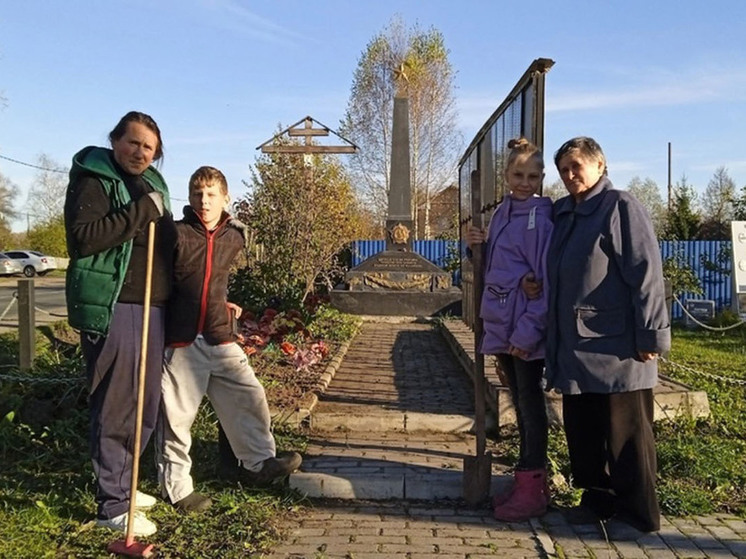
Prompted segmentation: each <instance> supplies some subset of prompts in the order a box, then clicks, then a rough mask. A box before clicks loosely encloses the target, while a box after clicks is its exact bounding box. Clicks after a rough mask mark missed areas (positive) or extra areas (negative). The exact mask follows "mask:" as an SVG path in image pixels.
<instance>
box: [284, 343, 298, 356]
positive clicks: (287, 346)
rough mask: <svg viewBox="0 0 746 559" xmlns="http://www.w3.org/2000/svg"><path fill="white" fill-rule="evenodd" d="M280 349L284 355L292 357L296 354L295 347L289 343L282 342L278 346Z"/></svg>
mask: <svg viewBox="0 0 746 559" xmlns="http://www.w3.org/2000/svg"><path fill="white" fill-rule="evenodd" d="M280 349H281V350H282V352H283V353H284V354H285V355H293V354H294V353H295V352H296V348H295V346H294V345H293V344H291V343H290V342H282V343H281V344H280Z"/></svg>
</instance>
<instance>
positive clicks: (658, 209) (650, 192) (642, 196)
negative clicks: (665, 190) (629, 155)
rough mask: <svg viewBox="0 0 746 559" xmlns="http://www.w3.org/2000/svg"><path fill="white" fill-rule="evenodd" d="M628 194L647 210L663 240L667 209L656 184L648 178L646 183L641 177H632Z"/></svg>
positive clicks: (657, 234)
mask: <svg viewBox="0 0 746 559" xmlns="http://www.w3.org/2000/svg"><path fill="white" fill-rule="evenodd" d="M627 192H629V193H630V194H632V196H634V197H635V198H637V199H638V200H639V201H640V203H641V204H642V205H643V206H645V208H647V210H648V213H649V214H650V219H651V221H652V222H653V229H654V230H655V234H656V236H657V237H658V238H661V237H662V236H663V234H664V232H665V228H666V207H665V205H664V204H663V198H662V197H661V193H660V190H658V185H657V184H656V182H655V181H654V180H653V179H650V178H647V177H646V178H645V180H644V181H643V180H642V179H641V178H640V177H632V180H630V181H629V183H628V184H627Z"/></svg>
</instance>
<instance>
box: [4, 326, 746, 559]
mask: <svg viewBox="0 0 746 559" xmlns="http://www.w3.org/2000/svg"><path fill="white" fill-rule="evenodd" d="M37 347H38V348H39V350H38V351H37V354H38V355H40V357H39V358H38V359H37V362H36V366H35V369H34V371H33V372H32V373H27V374H24V375H23V377H24V379H25V380H23V381H19V380H18V379H17V378H15V376H17V375H19V373H18V371H16V370H15V368H14V364H15V363H17V339H16V338H15V335H14V334H13V333H9V334H3V335H0V367H2V368H0V557H14V558H16V557H17V558H24V557H28V558H39V557H55V558H57V557H76V558H85V557H105V556H106V553H105V551H104V550H105V548H106V546H107V545H108V544H109V543H110V542H112V541H113V540H115V539H118V538H120V537H121V536H120V535H119V534H115V533H113V532H109V531H107V530H102V529H97V528H95V527H94V526H93V524H92V520H93V518H94V517H95V505H94V502H93V491H94V480H93V473H92V471H91V466H90V460H89V455H88V448H87V440H86V437H87V435H86V433H87V409H86V402H85V399H86V394H85V386H84V383H83V382H82V381H81V380H80V375H81V371H82V363H81V359H80V356H79V355H78V353H77V351H76V349H75V347H74V346H71V345H66V344H62V345H55V344H53V343H51V342H50V341H49V339H48V338H47V337H46V336H43V335H42V334H39V337H38V344H37ZM669 359H670V361H671V362H672V363H676V364H677V365H676V366H673V365H669V364H667V363H664V364H663V372H664V373H665V374H667V375H669V376H671V377H672V378H674V379H676V380H679V381H682V382H684V383H686V384H689V385H691V386H693V387H694V388H696V389H698V390H705V391H707V393H708V396H709V399H710V407H711V411H712V416H711V417H710V418H709V419H706V420H698V421H692V420H679V421H676V422H663V423H658V424H656V435H657V438H658V452H659V476H660V484H659V488H660V499H661V503H662V507H663V510H664V512H665V513H666V514H674V515H687V514H706V513H710V512H714V511H728V512H732V513H736V514H739V515H741V516H744V517H746V489H745V488H746V387H745V386H744V384H738V383H737V381H739V380H740V381H746V330H744V329H743V328H740V329H738V330H735V331H730V332H727V333H710V332H706V331H702V330H700V331H696V332H693V331H687V330H681V329H676V330H675V331H674V345H673V350H672V352H671V355H670V357H669ZM278 366H279V365H278V362H277V361H276V360H275V361H272V367H270V368H269V369H267V370H266V371H264V370H263V367H262V366H260V365H259V364H257V367H256V368H257V371H258V373H259V374H260V375H266V376H265V382H266V383H267V385H268V386H270V387H271V386H272V385H273V384H285V383H283V382H277V381H276V380H273V378H272V376H271V375H272V374H273V372H272V369H276V368H277V367H278ZM275 372H276V371H275ZM713 375H716V377H715V376H713ZM718 377H723V378H728V379H735V380H734V381H733V380H732V381H725V380H720V379H719V378H718ZM46 379H51V381H49V380H46ZM30 380H34V382H30ZM268 397H269V398H270V402H271V401H272V396H271V388H270V389H268ZM282 397H284V398H286V397H287V392H285V393H283V395H282ZM275 435H276V438H277V441H278V448H279V449H286V448H288V449H289V448H292V449H298V450H301V451H302V450H303V448H304V437H303V434H302V433H299V432H295V431H293V430H291V429H287V428H285V429H283V428H278V429H277V430H276V432H275ZM514 442H515V440H511V437H507V438H506V439H505V440H504V443H502V444H504V445H505V446H504V448H505V452H506V453H510V452H515V444H513V443H514ZM192 455H193V459H194V472H193V473H194V475H195V479H196V480H197V489H198V490H199V491H204V492H205V493H207V494H209V495H210V496H211V497H212V498H213V500H214V503H215V504H214V505H213V507H212V509H210V510H209V511H208V512H207V513H205V514H192V515H187V516H183V515H180V514H178V513H176V512H175V511H174V510H173V509H172V508H171V507H170V506H168V505H166V504H164V503H159V504H158V505H156V507H155V508H154V510H153V511H152V513H151V514H150V516H152V518H153V520H154V521H155V522H156V523H157V524H158V526H159V531H158V533H157V534H156V535H155V536H154V537H152V538H148V541H152V542H153V543H155V544H156V547H157V549H158V551H159V552H160V553H161V554H162V555H161V556H167V557H168V556H173V557H175V556H178V557H184V558H189V557H195V558H196V557H222V558H231V557H250V556H258V554H260V553H261V552H262V551H263V550H266V549H268V548H270V547H271V546H272V544H273V542H275V541H276V540H277V539H278V538H279V537H280V526H281V525H282V520H283V518H284V517H286V516H287V515H292V514H296V513H297V512H298V511H299V510H300V508H302V506H303V503H302V501H301V500H300V498H299V497H298V496H297V495H295V494H293V493H292V492H290V491H289V490H287V489H285V488H283V487H276V488H272V489H269V490H266V489H264V490H258V489H254V488H250V487H240V486H237V485H235V484H227V483H223V482H219V481H216V476H215V473H214V472H215V468H216V463H217V429H216V420H215V417H214V415H213V414H212V412H211V410H210V409H209V407H208V406H205V407H203V409H202V410H201V412H200V415H199V417H198V420H197V422H196V424H195V428H194V447H193V451H192ZM550 455H551V458H552V461H553V469H554V470H555V471H556V472H557V473H564V474H565V476H566V475H567V471H568V468H567V456H566V449H565V447H564V437H563V435H562V433H561V431H560V430H553V431H552V433H551V436H550ZM153 462H154V461H153V456H152V451H151V450H150V449H149V450H148V451H147V452H146V455H145V456H144V458H143V460H142V463H141V464H142V465H141V479H142V484H141V488H142V489H143V490H145V491H147V492H151V493H153V494H156V495H157V494H158V489H157V483H156V475H155V467H154V463H153ZM576 496H577V495H576V492H573V491H572V489H571V488H570V487H569V486H568V487H567V489H566V490H565V491H564V492H562V491H560V493H559V495H558V499H559V500H560V501H562V500H572V499H573V498H575V497H576Z"/></svg>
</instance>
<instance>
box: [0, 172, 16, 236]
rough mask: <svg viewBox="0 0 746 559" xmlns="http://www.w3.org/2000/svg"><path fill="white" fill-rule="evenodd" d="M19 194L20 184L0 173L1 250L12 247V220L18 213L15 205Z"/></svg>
mask: <svg viewBox="0 0 746 559" xmlns="http://www.w3.org/2000/svg"><path fill="white" fill-rule="evenodd" d="M17 195H18V186H16V185H15V184H14V183H13V182H12V181H11V180H10V179H9V178H8V177H6V176H5V175H3V174H2V173H0V250H2V249H8V248H10V246H9V243H10V239H11V229H10V222H11V220H13V218H15V217H16V215H17V214H16V211H15V209H14V207H13V203H14V202H15V199H16V196H17Z"/></svg>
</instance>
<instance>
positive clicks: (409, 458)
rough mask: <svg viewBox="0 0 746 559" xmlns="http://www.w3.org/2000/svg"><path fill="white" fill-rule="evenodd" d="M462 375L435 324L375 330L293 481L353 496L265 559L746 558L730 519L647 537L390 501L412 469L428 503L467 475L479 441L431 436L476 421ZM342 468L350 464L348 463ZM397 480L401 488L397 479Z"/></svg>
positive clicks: (315, 509)
mask: <svg viewBox="0 0 746 559" xmlns="http://www.w3.org/2000/svg"><path fill="white" fill-rule="evenodd" d="M458 368H459V366H458V365H457V363H456V362H455V360H454V358H453V356H452V355H451V354H450V350H448V349H447V345H446V344H445V342H444V341H443V339H442V338H441V337H440V333H439V332H437V331H436V330H432V329H431V327H430V326H429V325H427V324H412V323H396V324H386V323H366V324H365V325H364V328H363V331H362V333H361V334H360V335H359V336H358V337H357V338H356V340H354V341H353V343H352V345H351V346H350V349H349V351H348V353H347V355H346V357H345V359H344V360H343V361H342V364H341V365H340V368H339V370H338V371H337V373H336V375H335V377H334V378H333V379H332V381H331V383H330V384H329V387H328V389H327V391H326V393H325V394H324V395H323V396H322V397H321V398H320V402H319V404H318V406H317V407H316V408H315V409H314V410H313V418H318V421H319V425H320V427H318V428H314V432H313V435H312V442H311V445H310V446H309V450H308V453H307V456H306V460H305V463H304V467H303V469H304V472H302V473H301V474H298V475H299V476H300V477H299V481H296V480H295V478H296V475H295V474H294V475H293V476H292V477H291V485H293V484H296V487H298V486H302V484H303V483H306V484H307V488H311V486H312V485H313V483H315V481H314V480H316V481H318V479H319V478H318V477H317V478H314V476H322V477H323V476H324V475H328V474H329V473H330V472H333V473H334V477H333V478H332V479H334V480H336V481H337V482H339V483H340V484H341V485H342V486H343V488H342V493H345V491H347V493H348V494H346V495H342V496H343V497H344V498H343V499H312V500H311V504H310V505H309V506H307V507H304V508H303V509H302V510H301V511H300V512H299V513H298V515H297V516H296V518H295V519H294V520H290V521H288V524H287V525H286V526H285V528H286V529H287V539H286V541H285V542H283V543H281V544H280V545H278V546H277V547H276V548H275V549H273V550H272V552H271V553H270V554H267V555H265V556H264V557H266V558H267V559H283V558H284V559H291V558H292V559H327V558H328V559H331V558H346V559H364V558H379V559H380V558H389V557H390V558H409V559H415V558H425V557H434V558H453V559H456V558H458V559H477V558H483V557H491V558H494V557H506V558H520V557H525V558H541V557H558V558H567V559H570V558H581V557H583V558H620V557H621V558H625V559H628V558H635V559H637V558H640V559H642V558H646V559H663V558H676V557H692V558H695V557H696V558H726V557H727V558H733V557H746V522H744V521H743V520H742V519H739V518H736V517H732V516H728V515H714V516H708V517H696V518H686V519H682V518H664V519H662V528H661V530H660V532H657V533H653V534H644V533H641V532H638V531H637V530H635V529H633V528H631V527H629V526H628V525H626V524H624V523H621V522H619V521H615V520H611V521H609V522H607V523H604V524H603V525H601V524H595V525H580V526H572V525H570V524H568V523H567V521H566V520H565V518H564V517H563V515H562V513H561V512H560V511H558V510H556V509H551V510H550V512H548V513H547V514H546V515H545V516H543V517H542V518H541V519H534V520H532V521H530V522H525V523H516V524H506V523H501V522H497V521H495V520H494V519H493V518H492V516H491V514H490V510H489V509H488V508H487V506H486V505H485V506H483V507H477V508H469V507H467V506H466V505H465V504H464V503H463V502H462V501H460V500H458V499H450V500H446V499H438V498H428V499H420V500H414V499H412V498H408V499H402V498H394V499H391V498H390V497H396V495H395V494H394V493H395V492H396V490H397V489H398V488H399V487H400V486H403V487H404V490H403V492H404V493H406V487H407V486H408V485H409V486H410V490H412V487H415V484H414V482H413V481H412V480H413V479H416V478H412V477H407V476H408V475H409V474H408V473H407V472H410V471H412V467H413V466H417V467H420V468H424V469H425V470H426V471H428V472H429V473H430V475H431V476H435V477H430V478H428V480H429V481H428V483H425V484H424V485H421V486H417V487H416V491H415V493H416V494H417V495H419V496H423V495H426V494H428V491H429V492H430V494H431V497H432V495H438V491H439V490H441V491H443V492H446V493H448V492H449V491H447V490H448V488H449V487H450V486H449V484H451V485H452V483H453V482H454V480H453V479H452V478H453V477H454V476H455V477H456V478H458V479H460V478H461V471H460V468H461V464H462V461H463V457H464V456H465V455H467V454H469V453H473V448H474V445H473V438H472V437H471V436H470V435H468V434H465V433H460V432H459V433H443V432H440V433H438V432H428V431H423V430H422V426H423V425H431V426H436V425H438V422H439V421H440V422H442V425H443V426H445V427H446V428H447V427H448V425H451V423H449V421H450V419H449V420H448V421H446V419H444V418H453V417H457V418H458V417H463V415H464V414H469V413H471V407H472V404H471V396H470V395H469V381H468V378H467V376H466V375H465V374H464V373H463V372H460V371H459V372H458V374H457V372H456V371H458ZM392 425H394V426H395V427H392ZM407 427H409V428H412V431H407ZM345 460H350V461H351V462H349V463H348V466H350V467H349V468H345V467H340V465H344V463H345ZM366 468H367V469H366ZM361 470H362V475H359V476H358V478H354V476H355V475H356V472H357V474H359V473H360V471H361ZM402 472H404V473H402ZM501 472H504V466H503V467H501V466H500V465H498V464H495V467H494V469H493V473H495V474H496V476H495V477H493V490H494V489H495V480H499V479H500V477H499V475H498V474H500V473H501ZM448 473H450V474H451V478H448V477H447V474H448ZM346 475H348V476H351V477H345V476H346ZM398 475H401V476H403V478H402V479H403V482H399V481H396V482H395V483H391V480H392V479H394V478H396V476H398ZM377 476H379V477H377ZM438 476H441V477H438ZM350 479H352V480H353V481H350ZM396 479H397V480H398V478H396ZM386 480H389V483H388V484H386V483H385V481H386ZM327 481H328V480H327ZM366 491H367V494H366ZM386 491H388V494H386ZM412 491H414V490H412ZM376 493H378V495H379V496H378V497H376V496H375V494H376ZM322 494H323V492H322ZM371 495H372V496H371ZM386 497H389V499H388V500H385V501H380V500H377V499H381V498H386ZM364 499H371V500H364Z"/></svg>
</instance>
